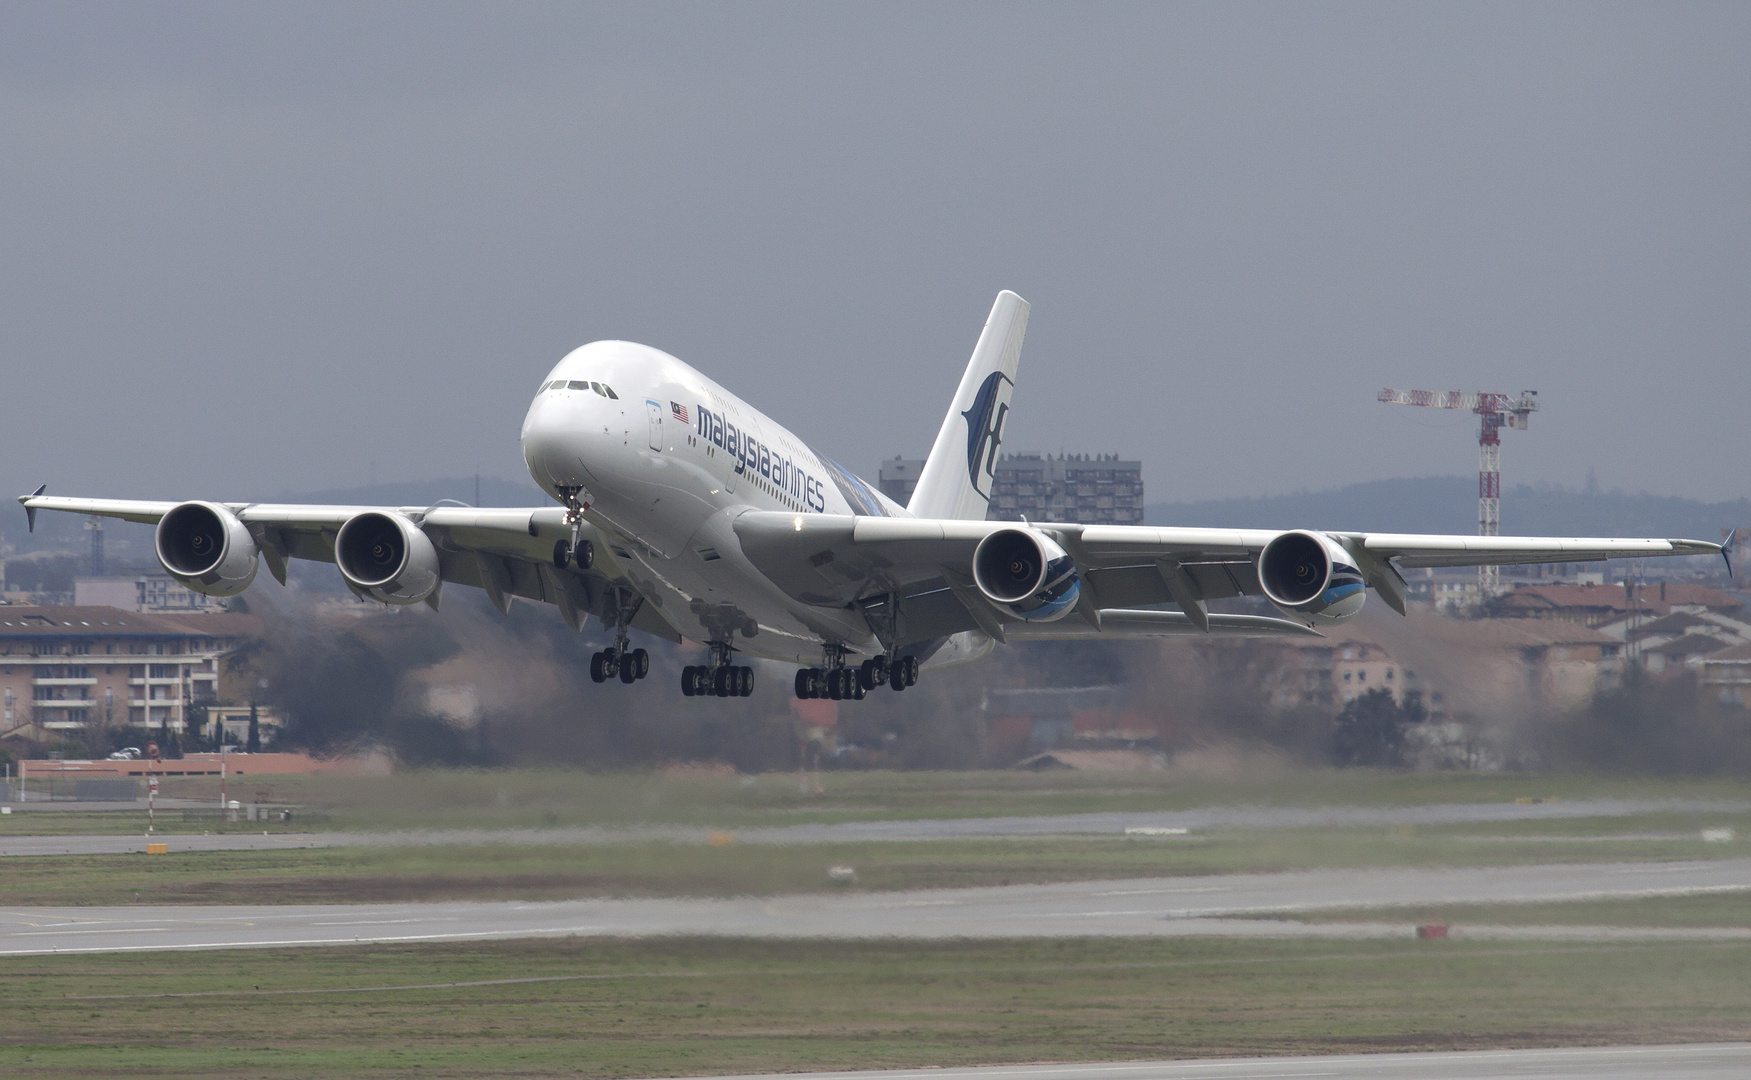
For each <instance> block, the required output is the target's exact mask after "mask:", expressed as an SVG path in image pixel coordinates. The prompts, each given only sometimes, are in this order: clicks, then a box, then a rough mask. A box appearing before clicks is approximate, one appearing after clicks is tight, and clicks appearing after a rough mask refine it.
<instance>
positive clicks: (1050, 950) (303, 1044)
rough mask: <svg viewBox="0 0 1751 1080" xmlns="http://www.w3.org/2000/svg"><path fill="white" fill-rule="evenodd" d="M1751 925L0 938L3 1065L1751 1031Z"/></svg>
mask: <svg viewBox="0 0 1751 1080" xmlns="http://www.w3.org/2000/svg"><path fill="white" fill-rule="evenodd" d="M1748 961H1751V945H1739V944H1720V943H1709V944H1707V945H1702V946H1693V945H1687V944H1626V945H1588V946H1548V947H1539V948H1504V947H1501V946H1491V945H1485V944H1479V943H1466V942H1461V941H1437V942H1414V941H1412V942H1357V943H1346V944H1344V945H1342V946H1334V945H1333V944H1331V943H1318V942H1255V941H1199V940H1110V941H1109V940H1081V941H1012V942H948V943H940V942H939V943H928V944H925V943H903V942H882V943H847V942H745V941H722V940H689V939H664V940H657V941H646V942H624V941H593V940H582V939H569V940H561V941H531V942H511V943H492V944H457V945H432V946H419V947H371V946H358V947H352V948H339V949H285V950H278V951H269V952H261V951H227V952H212V953H152V954H123V955H94V956H92V955H88V956H80V957H34V958H28V959H23V958H21V959H8V960H0V986H4V987H5V988H6V989H5V991H4V994H5V1006H6V1015H7V1023H6V1024H5V1025H4V1027H3V1028H0V1071H3V1072H5V1073H6V1075H9V1076H56V1077H82V1076H119V1075H130V1076H133V1075H177V1076H187V1077H203V1076H226V1077H230V1076H239V1075H248V1076H254V1077H270V1078H271V1077H281V1076H286V1077H292V1076H297V1077H309V1076H366V1077H405V1076H416V1075H417V1076H423V1077H451V1076H456V1077H461V1076H467V1077H488V1076H517V1077H543V1076H560V1075H564V1076H591V1077H634V1076H638V1077H643V1076H673V1075H687V1074H703V1073H749V1072H768V1071H771V1072H779V1071H786V1070H802V1069H847V1068H853V1069H873V1068H885V1067H908V1066H927V1065H936V1066H952V1065H971V1064H983V1063H1000V1062H1031V1061H1078V1060H1082V1061H1102V1060H1126V1059H1132V1060H1135V1059H1148V1058H1174V1057H1192V1056H1213V1055H1224V1054H1290V1053H1333V1052H1357V1051H1384V1050H1434V1049H1465V1048H1483V1047H1506V1046H1549V1045H1573V1044H1592V1043H1602V1042H1612V1043H1659V1042H1678V1041H1686V1042H1688V1041H1696V1042H1707V1041H1727V1040H1739V1039H1746V1038H1751V983H1748V982H1747V981H1746V979H1745V978H1744V971H1745V968H1746V964H1747V962H1748Z"/></svg>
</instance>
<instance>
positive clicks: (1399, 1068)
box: [701, 1043, 1751, 1080]
mask: <svg viewBox="0 0 1751 1080" xmlns="http://www.w3.org/2000/svg"><path fill="white" fill-rule="evenodd" d="M1744 1076H1751V1045H1748V1044H1742V1043H1729V1044H1718V1045H1708V1046H1615V1047H1612V1046H1589V1047H1582V1048H1579V1049H1562V1050H1468V1051H1462V1052H1459V1053H1447V1054H1345V1055H1338V1056H1333V1057H1278V1058H1206V1059H1204V1060H1202V1061H1137V1062H1122V1063H1114V1064H1101V1065H994V1066H988V1067H985V1068H977V1069H898V1070H893V1071H885V1072H841V1073H786V1074H785V1076H784V1080H1287V1078H1288V1077H1298V1078H1300V1077H1309V1078H1317V1077H1330V1078H1339V1077H1342V1078H1355V1080H1529V1078H1533V1077H1536V1078H1537V1080H1613V1078H1618V1077H1621V1078H1624V1080H1631V1078H1635V1080H1642V1078H1648V1080H1729V1078H1731V1080H1738V1078H1740V1077H1744ZM701 1080H757V1078H755V1077H717V1078H701Z"/></svg>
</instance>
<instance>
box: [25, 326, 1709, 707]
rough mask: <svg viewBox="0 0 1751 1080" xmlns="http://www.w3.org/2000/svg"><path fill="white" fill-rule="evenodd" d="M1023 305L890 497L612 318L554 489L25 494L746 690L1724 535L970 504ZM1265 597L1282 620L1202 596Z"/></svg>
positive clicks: (1290, 630) (217, 577) (550, 451)
mask: <svg viewBox="0 0 1751 1080" xmlns="http://www.w3.org/2000/svg"><path fill="white" fill-rule="evenodd" d="M1027 319H1028V304H1027V303H1026V301H1024V300H1022V298H1021V297H1019V296H1017V295H1015V294H1014V293H1012V292H1003V293H1000V294H998V297H997V302H996V304H995V305H994V306H993V307H992V309H991V315H990V317H989V318H988V319H987V320H986V322H985V329H984V331H983V333H981V334H980V336H979V341H978V344H977V346H976V347H975V348H974V350H973V357H972V360H971V362H970V363H969V364H968V365H967V369H966V373H965V374H964V375H963V376H962V377H961V382H960V387H959V389H958V390H957V391H956V392H955V397H954V402H953V403H952V404H951V405H950V406H949V410H948V414H947V415H946V416H945V417H944V418H943V422H942V428H941V430H940V431H939V432H938V433H937V436H936V442H935V444H934V445H933V446H932V448H931V451H930V456H929V457H928V458H927V459H926V461H925V464H924V469H923V471H922V473H921V474H920V476H919V479H918V486H917V489H916V491H915V492H914V494H913V495H912V498H911V501H910V502H909V503H908V504H907V505H905V506H900V505H898V504H896V503H894V502H893V501H891V500H890V499H888V498H886V497H885V496H883V495H882V494H881V493H880V492H879V491H877V490H876V489H875V488H873V487H871V486H870V485H869V484H868V483H866V482H864V481H863V480H861V479H859V478H858V477H856V476H855V475H853V474H852V473H851V472H850V471H849V470H847V469H845V468H844V467H842V466H840V465H839V464H837V463H836V462H834V461H833V460H832V459H830V458H826V457H823V456H821V455H819V454H817V453H815V452H814V451H813V450H811V449H810V448H809V447H808V446H806V445H804V443H803V441H802V440H801V439H799V438H797V437H796V436H795V435H793V434H792V433H791V432H789V431H788V430H786V429H785V428H784V427H782V426H781V425H779V424H778V423H777V422H776V421H774V420H772V419H771V418H770V417H768V416H766V415H765V414H763V413H761V412H760V411H759V410H757V409H755V408H754V407H753V406H751V405H749V404H747V403H746V402H744V401H742V400H741V399H740V398H738V397H737V396H736V395H735V394H733V393H731V392H730V391H729V390H727V389H725V388H724V387H722V386H720V385H718V384H717V383H716V382H713V381H712V380H711V379H710V378H708V377H707V376H705V375H704V374H702V373H700V372H699V371H696V370H694V369H693V368H691V367H689V366H688V365H686V364H685V363H682V362H681V361H680V360H678V359H676V358H675V357H673V356H670V355H668V354H667V353H663V352H660V351H658V350H657V349H653V348H650V347H648V346H645V345H637V344H633V343H631V342H625V341H598V342H595V343H593V344H589V345H585V346H583V347H581V348H579V349H576V350H574V351H573V352H571V353H569V354H568V355H567V356H566V357H565V358H564V359H562V360H560V362H559V363H558V364H557V365H555V366H554V368H553V370H552V371H550V372H548V373H547V376H546V377H545V378H544V379H542V380H541V385H540V386H539V387H538V388H537V390H536V393H535V400H534V401H533V402H532V403H531V404H530V406H529V412H528V415H527V416H526V417H525V418H524V420H523V431H522V450H523V460H524V461H525V463H527V465H528V468H529V475H530V476H532V477H534V479H535V482H536V483H537V484H539V485H540V486H541V488H542V489H543V490H544V491H546V492H547V493H548V495H550V496H551V497H552V498H553V499H554V501H555V504H556V505H552V506H545V507H539V508H533V509H483V508H476V507H471V506H465V505H461V504H454V505H449V504H440V505H435V506H429V507H408V506H404V507H372V506H316V505H274V504H263V503H219V502H207V501H193V502H181V503H172V502H141V501H130V500H116V499H81V498H67V497H62V496H51V495H45V494H43V489H42V488H39V489H37V491H36V493H35V494H32V495H26V496H23V497H21V498H20V500H19V501H20V502H22V503H23V504H24V506H25V508H26V511H27V513H28V514H29V516H30V522H31V525H32V527H34V526H35V522H36V513H37V511H39V510H61V511H67V512H70V513H76V514H88V515H96V516H105V517H115V518H122V519H124V520H128V521H137V522H144V523H147V524H152V525H155V526H156V527H157V529H156V548H157V554H158V559H159V561H160V562H162V563H163V564H164V568H165V570H166V571H168V572H169V573H170V575H171V576H172V577H174V578H175V579H176V580H178V581H180V582H182V583H183V584H184V585H186V586H188V587H189V588H190V589H193V590H195V591H197V592H201V593H205V594H207V595H209V596H234V595H236V594H238V593H241V592H242V591H244V590H245V589H247V588H249V586H250V583H251V582H252V581H253V580H254V579H255V575H256V567H257V564H258V562H265V563H266V564H267V567H268V571H269V572H270V573H271V574H273V576H274V577H275V578H276V579H278V580H279V582H280V583H281V584H282V585H283V584H285V581H286V564H287V562H288V561H289V560H291V559H310V560H315V561H319V562H332V563H334V564H335V566H336V568H337V569H338V570H339V571H340V575H341V578H342V580H343V581H344V582H345V583H346V585H347V587H348V588H350V589H351V590H352V591H353V592H354V593H356V594H358V595H359V596H360V597H363V598H368V599H371V600H376V601H380V602H382V603H384V604H397V605H399V604H419V603H425V604H429V605H431V606H432V607H433V608H436V607H438V604H439V600H440V597H441V595H442V591H443V587H444V585H445V584H446V583H448V584H452V585H467V586H472V587H475V588H480V589H483V590H485V592H486V594H487V596H488V597H490V598H491V600H492V602H493V604H495V605H496V606H497V607H498V608H499V610H500V611H505V612H508V611H509V610H510V604H511V601H512V599H513V598H514V597H519V596H520V597H524V598H526V599H529V600H535V601H543V602H547V603H551V604H554V605H556V606H557V607H558V608H559V610H560V612H561V614H562V615H563V616H564V618H565V620H566V621H567V623H569V624H570V625H571V627H572V628H573V629H575V630H582V629H583V627H584V623H585V620H586V619H587V617H589V616H592V615H593V616H595V617H596V618H598V619H600V620H601V621H602V622H603V623H604V624H605V625H606V626H607V627H609V628H611V629H612V631H613V634H614V643H613V645H611V646H610V647H608V648H606V649H604V650H602V651H600V652H598V653H596V654H595V656H594V657H593V658H592V659H591V663H590V675H591V677H592V678H593V679H594V680H595V681H597V682H606V681H608V680H610V679H616V678H618V679H619V680H620V681H621V682H624V683H632V682H636V681H638V680H639V679H642V678H644V677H645V676H646V674H648V672H649V670H650V657H649V654H648V653H647V652H646V650H644V649H642V648H634V647H633V644H632V640H631V635H630V632H631V631H633V630H637V631H641V632H643V633H648V634H652V635H655V636H657V637H662V638H667V639H669V640H670V641H674V642H680V641H682V640H683V639H691V640H693V641H695V642H702V643H704V644H706V645H708V646H709V648H710V662H709V663H706V664H697V665H690V666H688V667H686V668H684V669H683V670H682V675H681V691H682V693H683V694H686V695H688V696H705V695H711V696H716V697H731V696H746V695H747V694H749V693H750V692H752V690H753V683H754V675H753V669H752V668H751V667H749V666H745V665H741V664H738V663H737V654H741V655H742V656H744V657H761V658H765V659H768V660H776V661H782V662H785V663H789V664H797V665H800V667H799V669H798V671H797V673H796V694H797V696H798V697H803V698H812V697H831V698H834V699H845V698H850V699H860V698H862V697H864V696H865V694H867V693H869V692H870V691H873V690H875V689H876V688H877V687H879V686H881V685H882V684H884V683H885V684H887V685H888V686H889V687H891V688H892V689H894V690H896V691H899V690H904V689H905V688H906V687H908V686H910V685H912V684H913V683H914V682H916V681H917V679H918V674H919V672H920V670H929V669H931V668H936V667H947V666H950V665H953V664H959V663H965V662H967V661H970V660H975V659H977V658H979V657H981V656H984V655H985V654H986V653H988V652H990V651H991V649H992V648H993V646H994V645H995V644H996V643H999V642H1003V643H1008V642H1015V641H1038V640H1044V639H1059V638H1133V637H1157V636H1165V635H1204V634H1228V635H1248V636H1269V635H1306V634H1315V635H1316V634H1317V633H1318V630H1317V628H1318V627H1319V626H1321V625H1327V624H1332V623H1337V622H1341V621H1343V620H1345V619H1348V618H1350V617H1351V616H1353V615H1355V614H1356V612H1358V611H1359V610H1361V608H1362V604H1363V601H1364V600H1365V599H1366V597H1367V591H1368V589H1370V588H1372V589H1373V590H1374V591H1375V592H1377V593H1379V594H1380V597H1381V599H1382V600H1383V601H1384V602H1385V603H1386V604H1387V605H1389V606H1390V607H1392V608H1393V609H1394V610H1396V611H1398V612H1399V613H1400V614H1403V613H1404V610H1405V593H1406V588H1405V582H1404V578H1403V577H1402V576H1401V574H1400V570H1401V569H1403V568H1408V567H1426V566H1477V565H1484V564H1511V563H1548V562H1565V561H1594V560H1601V559H1608V558H1625V557H1636V558H1642V557H1647V556H1661V555H1696V554H1704V553H1721V547H1720V545H1718V544H1711V543H1707V542H1704V541H1698V540H1653V539H1647V540H1637V539H1546V538H1531V537H1506V536H1503V537H1494V536H1492V537H1479V536H1419V535H1395V534H1381V533H1358V532H1319V531H1312V530H1307V529H1287V530H1281V531H1271V530H1248V529H1201V528H1154V527H1148V526H1119V525H1098V524H1096V525H1084V524H1076V523H1060V522H1051V523H1047V522H1027V521H1023V522H1019V523H1017V522H1003V521H987V520H985V514H986V509H987V505H988V503H989V500H990V496H991V483H992V479H993V475H994V470H995V468H996V464H997V455H998V448H999V447H1000V446H1001V445H1002V442H1003V427H1004V422H1005V420H1006V419H1007V417H1008V414H1009V402H1010V396H1011V393H1012V392H1013V390H1014V388H1015V376H1016V368H1017V364H1018V362H1019V360H1020V356H1021V344H1022V336H1023V334H1024V332H1025V331H1026V328H1027ZM1254 595H1262V596H1264V597H1265V598H1266V599H1268V600H1269V601H1270V602H1271V604H1272V605H1274V606H1275V607H1276V609H1277V610H1278V611H1280V612H1281V613H1282V616H1283V617H1282V618H1266V617H1262V616H1248V615H1231V614H1220V613H1213V612H1211V611H1209V608H1208V603H1209V601H1211V600H1215V599H1220V598H1224V597H1233V596H1254Z"/></svg>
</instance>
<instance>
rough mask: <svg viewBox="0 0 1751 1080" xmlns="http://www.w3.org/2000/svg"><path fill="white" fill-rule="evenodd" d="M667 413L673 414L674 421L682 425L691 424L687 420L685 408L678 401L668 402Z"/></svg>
mask: <svg viewBox="0 0 1751 1080" xmlns="http://www.w3.org/2000/svg"><path fill="white" fill-rule="evenodd" d="M669 411H670V412H672V413H674V414H675V419H677V420H679V421H681V422H682V423H683V424H691V423H692V422H693V421H691V420H689V419H687V406H685V405H683V404H681V403H680V402H678V401H671V402H669Z"/></svg>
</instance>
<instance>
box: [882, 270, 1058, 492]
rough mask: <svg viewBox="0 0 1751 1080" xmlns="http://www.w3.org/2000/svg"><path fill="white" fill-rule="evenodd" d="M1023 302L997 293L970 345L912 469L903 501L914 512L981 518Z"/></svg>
mask: <svg viewBox="0 0 1751 1080" xmlns="http://www.w3.org/2000/svg"><path fill="white" fill-rule="evenodd" d="M1027 314H1028V302H1027V301H1026V300H1023V299H1022V298H1021V297H1019V296H1017V295H1015V294H1014V293H1012V292H1010V291H1008V290H1007V289H1006V290H1004V291H1003V292H1000V293H998V294H997V303H995V304H993V305H991V316H990V318H988V319H986V320H985V332H984V333H982V334H980V335H979V344H978V345H975V346H974V347H973V359H972V360H971V361H969V362H968V364H967V373H966V374H965V375H962V376H961V386H960V389H959V390H956V391H955V400H954V404H952V405H950V406H949V408H948V415H947V416H945V417H943V420H942V430H941V431H938V432H937V433H936V444H935V445H934V446H932V447H931V448H930V457H929V458H928V459H926V460H925V462H924V471H923V472H921V473H919V474H918V487H917V488H916V489H915V490H914V491H913V492H912V501H911V503H910V504H908V505H907V507H906V509H907V510H909V511H910V512H911V513H912V515H913V516H914V517H927V518H961V519H983V518H984V517H985V509H986V507H987V506H988V505H989V504H990V502H991V481H992V479H993V477H994V476H995V473H996V469H997V448H998V447H999V446H1000V445H1001V444H1002V442H1003V422H1004V420H1006V419H1008V416H1009V398H1010V395H1012V394H1013V393H1014V392H1015V369H1016V365H1017V364H1019V363H1020V362H1021V339H1022V335H1023V334H1025V333H1026V332H1027Z"/></svg>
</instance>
